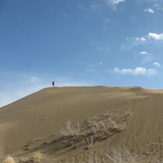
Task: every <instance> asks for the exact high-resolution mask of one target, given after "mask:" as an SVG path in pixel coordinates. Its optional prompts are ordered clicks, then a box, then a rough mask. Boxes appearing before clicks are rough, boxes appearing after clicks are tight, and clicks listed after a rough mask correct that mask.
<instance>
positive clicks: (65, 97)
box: [0, 86, 163, 162]
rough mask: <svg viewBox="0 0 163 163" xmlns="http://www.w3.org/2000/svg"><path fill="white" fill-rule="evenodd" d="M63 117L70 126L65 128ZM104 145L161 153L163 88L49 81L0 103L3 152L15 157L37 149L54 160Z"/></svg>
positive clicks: (157, 155) (145, 154) (147, 154)
mask: <svg viewBox="0 0 163 163" xmlns="http://www.w3.org/2000/svg"><path fill="white" fill-rule="evenodd" d="M67 121H69V122H68V123H69V124H68V125H69V128H71V129H72V130H73V129H74V130H75V131H74V132H72V133H68V132H69V131H68V129H67V128H66V127H67V126H66V123H67ZM70 121H71V122H72V124H70V123H71V122H70ZM76 125H77V126H78V127H76ZM91 125H92V126H91ZM61 127H62V129H63V130H62V131H64V132H61ZM79 128H80V129H79ZM65 132H67V133H68V134H69V135H68V134H67V135H66V134H65V135H64V133H65ZM75 132H77V133H75ZM108 148H109V149H110V150H112V149H117V150H120V149H127V150H128V151H129V152H130V153H131V154H134V155H140V157H142V158H145V159H144V160H146V161H147V160H149V159H151V158H157V159H160V160H161V159H162V158H163V90H149V89H144V88H141V87H107V86H96V87H53V88H45V89H43V90H41V91H39V92H36V93H34V94H32V95H29V96H27V97H25V98H23V99H20V100H18V101H16V102H14V103H12V104H10V105H7V106H5V107H2V108H0V154H1V157H2V158H4V157H6V156H7V155H13V157H15V159H17V160H19V161H20V158H22V156H24V157H27V158H28V157H31V155H32V154H33V153H35V152H37V151H39V152H41V153H42V154H44V155H46V159H47V160H46V161H45V160H44V162H55V161H56V162H57V161H59V160H64V159H66V158H68V159H69V160H71V158H72V157H73V159H75V158H78V159H79V158H80V157H81V159H84V156H87V154H88V153H89V152H90V151H93V150H95V151H96V152H97V151H98V150H99V151H98V153H100V151H106V149H107V150H108V151H109V149H108ZM112 151H113V150H112ZM102 153H104V152H102ZM99 155H100V154H99ZM101 157H102V156H101ZM19 161H18V162H19ZM24 162H25V161H24ZM70 162H72V161H70ZM75 162H77V161H75Z"/></svg>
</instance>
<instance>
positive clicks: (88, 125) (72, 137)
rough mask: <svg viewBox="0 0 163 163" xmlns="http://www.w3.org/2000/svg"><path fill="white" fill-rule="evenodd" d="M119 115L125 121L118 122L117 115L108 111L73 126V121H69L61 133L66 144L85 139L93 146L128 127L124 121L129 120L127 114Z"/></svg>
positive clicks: (69, 144)
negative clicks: (111, 114) (112, 114)
mask: <svg viewBox="0 0 163 163" xmlns="http://www.w3.org/2000/svg"><path fill="white" fill-rule="evenodd" d="M119 117H120V118H122V120H123V123H121V121H120V122H118V120H117V119H116V118H117V117H116V116H115V115H114V116H110V114H109V113H108V112H106V114H105V115H104V116H99V117H97V116H96V117H93V118H89V119H87V120H86V122H85V123H84V124H82V125H80V124H79V123H77V125H76V126H73V125H72V122H71V121H67V123H66V125H65V127H62V128H61V130H60V134H61V136H62V139H63V142H64V144H67V145H66V146H71V145H74V144H76V143H78V142H82V141H83V140H84V141H85V143H86V144H87V145H88V146H89V147H91V146H92V145H93V144H94V143H96V142H97V141H102V140H105V139H107V138H109V137H110V136H112V135H114V134H116V133H119V132H121V131H123V130H124V129H125V128H126V123H124V121H125V122H126V121H127V118H126V120H124V119H125V117H126V114H125V115H121V116H119ZM119 117H118V119H119ZM81 126H82V128H81Z"/></svg>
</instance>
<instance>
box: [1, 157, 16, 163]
mask: <svg viewBox="0 0 163 163" xmlns="http://www.w3.org/2000/svg"><path fill="white" fill-rule="evenodd" d="M3 163H16V162H15V160H14V159H13V158H12V157H11V156H7V158H6V159H5V160H4V161H3Z"/></svg>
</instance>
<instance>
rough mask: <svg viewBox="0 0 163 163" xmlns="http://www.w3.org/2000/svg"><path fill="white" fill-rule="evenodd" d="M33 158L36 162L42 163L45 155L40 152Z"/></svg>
mask: <svg viewBox="0 0 163 163" xmlns="http://www.w3.org/2000/svg"><path fill="white" fill-rule="evenodd" d="M32 158H33V160H34V161H35V162H40V161H41V160H42V158H43V154H42V153H40V152H35V153H34V154H33V157H32Z"/></svg>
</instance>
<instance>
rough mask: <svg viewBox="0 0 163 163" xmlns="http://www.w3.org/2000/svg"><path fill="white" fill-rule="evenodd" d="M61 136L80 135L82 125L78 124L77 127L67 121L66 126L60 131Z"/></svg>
mask: <svg viewBox="0 0 163 163" xmlns="http://www.w3.org/2000/svg"><path fill="white" fill-rule="evenodd" d="M60 134H61V136H77V135H79V134H80V125H79V123H77V125H76V126H73V125H72V122H71V121H67V123H66V126H65V127H64V128H63V127H62V128H61V130H60Z"/></svg>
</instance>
